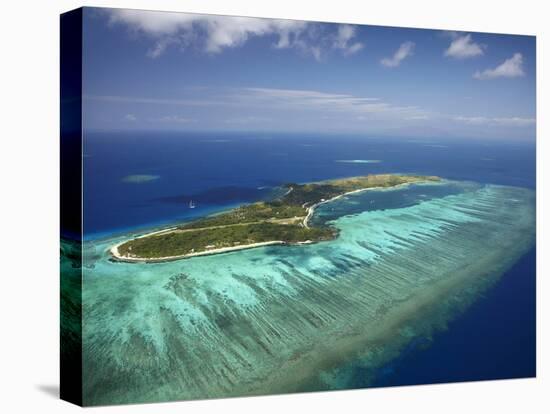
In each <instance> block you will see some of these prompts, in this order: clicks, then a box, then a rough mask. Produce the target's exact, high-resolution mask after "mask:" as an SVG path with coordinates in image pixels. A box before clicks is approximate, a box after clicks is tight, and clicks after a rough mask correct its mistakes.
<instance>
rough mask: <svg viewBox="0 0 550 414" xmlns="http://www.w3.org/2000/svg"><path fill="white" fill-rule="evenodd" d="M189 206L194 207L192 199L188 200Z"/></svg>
mask: <svg viewBox="0 0 550 414" xmlns="http://www.w3.org/2000/svg"><path fill="white" fill-rule="evenodd" d="M189 208H195V203H193V200H191V201H190V202H189Z"/></svg>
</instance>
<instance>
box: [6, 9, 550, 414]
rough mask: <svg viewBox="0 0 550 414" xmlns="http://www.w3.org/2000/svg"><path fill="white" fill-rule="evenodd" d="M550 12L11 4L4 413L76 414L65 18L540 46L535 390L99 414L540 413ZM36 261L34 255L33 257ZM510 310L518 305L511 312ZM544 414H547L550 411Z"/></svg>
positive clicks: (228, 403)
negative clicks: (63, 390) (62, 306)
mask: <svg viewBox="0 0 550 414" xmlns="http://www.w3.org/2000/svg"><path fill="white" fill-rule="evenodd" d="M544 4H545V2H544V1H540V0H539V1H531V0H523V1H521V2H505V0H500V1H480V0H474V1H470V0H461V1H453V2H450V1H444V0H439V1H438V0H433V1H430V0H409V1H406V0H403V1H391V0H378V1H370V2H367V1H351V0H338V1H330V2H321V1H320V0H318V1H311V2H307V1H304V0H302V1H300V0H289V1H287V0H284V1H283V0H269V1H268V0H264V1H258V0H256V1H254V0H229V1H228V0H225V1H224V0H207V1H205V0H202V1H201V0H193V1H191V0H180V1H168V0H156V1H151V0H150V1H143V0H141V1H138V0H133V1H132V0H128V1H125V0H110V1H95V0H88V1H87V2H86V3H84V4H83V3H81V2H79V1H70V0H56V1H52V0H46V1H22V0H19V1H17V0H11V2H9V3H8V2H3V3H2V9H1V14H0V19H1V22H0V30H1V31H2V33H1V37H0V45H1V46H0V74H1V76H0V82H1V83H0V168H1V171H0V180H1V181H0V184H1V185H0V260H1V263H0V306H1V311H0V317H1V320H0V323H1V325H0V335H1V336H0V381H1V383H0V410H1V411H2V412H4V413H17V412H28V413H33V412H37V413H38V412H39V413H50V412H51V413H65V412H75V411H76V410H78V408H77V407H75V406H72V405H70V404H68V403H66V402H62V401H60V400H58V399H57V397H56V394H57V392H58V391H57V390H58V385H57V384H58V364H59V360H58V353H59V352H58V349H59V348H58V346H59V341H58V335H59V328H58V317H59V316H58V315H59V312H58V307H59V300H58V297H59V293H58V252H59V244H58V224H59V219H58V215H59V202H58V197H59V191H58V179H59V178H58V174H59V173H58V162H59V156H58V152H59V147H58V139H59V138H58V135H59V134H58V127H59V122H58V119H59V109H58V108H59V98H58V96H59V81H58V78H59V67H58V62H59V50H58V45H59V14H60V13H62V12H64V11H67V10H70V9H73V8H76V7H79V6H82V5H87V6H111V7H133V8H143V9H159V10H174V11H189V12H198V13H200V12H204V13H217V14H233V15H245V16H257V17H279V18H290V19H305V20H319V21H333V22H346V23H365V24H377V25H391V26H407V27H426V28H439V29H455V30H467V31H492V32H503V33H519V34H535V35H537V73H538V80H537V88H538V94H537V95H538V105H537V106H538V116H537V128H538V133H537V137H538V143H537V145H538V148H537V150H538V154H537V155H538V169H539V171H538V173H539V175H538V183H539V185H538V188H537V196H538V202H539V205H538V213H539V214H538V244H537V246H538V256H539V267H538V275H537V276H538V304H539V308H538V310H539V317H538V351H539V352H538V378H537V379H530V380H508V381H494V382H481V383H469V384H452V385H435V386H420V387H402V388H389V389H377V390H361V391H345V392H331V393H316V394H301V395H291V396H282V397H281V396H275V397H273V396H272V397H256V398H239V399H231V400H215V401H195V402H182V403H165V404H148V405H134V406H124V407H107V408H94V409H92V410H93V411H94V412H116V413H126V412H136V413H153V412H154V413H157V412H159V411H160V412H167V413H168V412H183V411H185V412H193V413H194V412H197V413H199V412H200V413H205V412H224V413H227V412H233V411H237V410H238V411H239V412H245V413H246V412H255V413H258V412H262V413H265V412H280V411H283V412H284V411H286V412H289V413H293V412H304V413H305V412H310V411H313V410H315V411H317V412H334V411H343V410H346V411H348V410H351V411H363V412H364V411H370V412H399V411H401V412H402V411H410V412H422V413H438V414H440V413H455V412H456V413H459V412H460V413H463V412H471V413H477V412H501V413H508V412H510V413H518V412H520V413H521V412H525V413H527V412H529V413H533V412H543V408H542V407H543V405H549V406H550V401H549V400H550V399H549V397H548V394H549V393H550V381H549V380H548V372H549V364H548V360H549V358H548V352H550V351H549V349H548V343H549V341H548V329H543V324H544V323H546V325H548V309H549V306H548V304H547V303H545V300H546V302H548V300H550V299H549V296H548V294H549V292H548V283H547V282H546V280H545V278H546V277H547V271H548V261H547V260H546V257H545V255H546V254H547V251H546V250H545V249H546V248H547V246H548V236H547V235H548V219H546V218H545V217H544V214H546V215H548V214H549V213H548V184H547V179H548V178H549V176H548V170H549V168H548V162H549V161H547V160H548V157H549V154H548V144H547V143H546V139H547V135H548V121H547V118H545V115H546V116H548V115H549V114H550V108H549V105H548V76H549V73H550V68H549V67H548V66H549V65H548V61H549V57H548V56H549V46H548V45H549V43H550V40H549V37H550V34H549V29H548V27H549V26H550V24H549V18H548V16H549V15H550V13H549V12H548V11H546V10H544V9H545V7H544ZM31 253H32V255H31ZM511 305H512V304H511ZM547 410H548V408H547ZM546 412H548V411H546Z"/></svg>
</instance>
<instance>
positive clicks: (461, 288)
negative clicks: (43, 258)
mask: <svg viewBox="0 0 550 414" xmlns="http://www.w3.org/2000/svg"><path fill="white" fill-rule="evenodd" d="M367 17H368V16H366V17H365V19H367ZM365 23H368V21H367V20H365ZM466 23H467V22H465V24H466ZM535 67H536V56H535V37H533V36H526V35H511V34H494V33H478V32H459V31H444V30H429V29H412V28H398V27H381V26H370V25H357V24H345V23H328V22H325V23H322V22H309V21H294V20H278V19H267V18H252V17H233V16H218V15H201V14H188V13H173V12H160V11H144V10H125V9H103V8H82V9H78V10H75V11H71V12H68V13H65V14H63V15H62V16H61V364H62V365H61V394H62V398H64V399H66V400H68V401H71V402H74V403H77V404H80V405H86V406H94V405H108V404H127V403H145V402H160V401H173V400H190V399H207V398H225V397H238V396H239V397H240V396H254V395H265V394H281V393H294V392H312V391H328V390H347V389H358V388H369V387H388V386H397V385H418V384H434V383H444V382H457V381H477V380H495V379H506V378H526V377H534V376H535V375H536V360H535V353H536V352H535V351H536V349H535V337H536V335H535V334H536V332H535V325H536V324H535V297H536V295H535V285H536V283H535V280H536V279H535V277H536V275H535V257H536V253H535V248H536V246H535V198H536V191H535V148H536V145H535V138H536V137H535V132H536V131H535V127H536V119H535V116H536V107H535V94H536V88H535V78H536V76H535V75H536V74H535Z"/></svg>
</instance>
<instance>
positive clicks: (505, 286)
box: [84, 132, 536, 386]
mask: <svg viewBox="0 0 550 414" xmlns="http://www.w3.org/2000/svg"><path fill="white" fill-rule="evenodd" d="M371 173H373V174H376V173H418V174H430V175H438V176H441V177H444V178H448V179H453V180H471V181H477V182H481V183H493V184H504V185H512V186H520V187H528V188H535V144H534V143H533V142H517V141H515V142H503V141H495V140H484V141H482V140H474V139H461V140H453V139H449V138H445V139H437V138H425V139H424V138H414V139H413V138H410V139H403V138H401V139H399V138H388V137H383V138H382V137H379V138H377V137H365V136H359V135H354V136H352V135H323V134H321V135H319V134H267V133H180V132H178V133H176V132H139V133H136V132H131V133H129V132H109V133H103V132H89V133H86V134H85V138H84V206H85V207H84V231H85V239H88V240H90V239H97V238H103V237H109V236H111V235H114V234H118V233H125V232H129V231H137V230H140V229H145V228H150V227H156V226H161V225H169V224H170V223H173V222H175V221H182V220H189V219H192V218H193V217H196V216H203V215H206V214H210V213H214V212H216V211H221V210H224V209H227V208H228V207H231V206H235V205H238V204H242V203H245V202H252V201H256V200H258V199H262V198H269V197H272V196H274V194H276V192H277V191H280V189H279V188H278V186H280V185H281V184H284V183H289V182H309V181H318V180H323V179H331V178H338V177H348V176H354V175H366V174H371ZM190 201H193V203H194V204H195V206H196V207H195V208H189V202H190ZM535 264H536V260H535V249H532V250H531V251H530V252H529V253H528V254H526V255H525V256H524V257H523V258H522V259H521V260H520V261H519V262H518V263H517V264H516V265H515V266H514V267H513V268H511V269H510V270H509V271H508V272H507V273H506V274H505V275H504V276H503V277H502V278H501V279H500V281H499V282H498V284H497V285H496V286H494V287H493V288H491V289H490V290H489V291H487V292H486V293H485V295H484V297H483V298H482V299H481V300H479V301H477V302H475V303H474V304H473V305H472V306H471V307H469V308H468V309H467V310H466V311H465V312H464V313H463V314H462V315H460V316H459V317H458V318H457V319H455V320H454V321H453V322H451V323H450V324H449V329H447V330H446V331H442V332H438V333H436V334H435V335H434V337H433V338H432V340H431V341H429V343H413V344H411V345H410V346H409V347H408V349H407V350H406V351H405V352H403V353H402V354H401V356H400V357H399V358H398V359H396V360H393V361H392V362H391V363H389V364H388V365H386V366H384V367H383V368H382V369H380V372H379V373H378V375H377V380H376V382H375V384H374V385H375V386H388V385H408V384H423V383H435V382H449V381H464V380H476V379H500V378H511V377H530V376H534V375H535V373H536V364H535V353H536V352H535V342H536V341H535V337H536V335H535V331H536V329H535V325H536V324H535V314H536V312H535V296H536V295H535V286H536V282H535V267H536V266H535ZM449 356H452V357H449ZM357 377H358V386H360V385H361V384H360V378H361V373H360V372H358V373H357Z"/></svg>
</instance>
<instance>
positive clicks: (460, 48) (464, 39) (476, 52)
mask: <svg viewBox="0 0 550 414" xmlns="http://www.w3.org/2000/svg"><path fill="white" fill-rule="evenodd" d="M452 36H453V37H454V39H453V41H452V42H451V44H450V46H449V47H448V48H447V50H445V53H444V54H445V56H449V57H453V58H456V59H467V58H472V57H475V56H480V55H483V49H484V48H485V46H484V45H481V44H478V43H475V42H474V41H473V40H472V35H470V34H467V35H464V36H458V35H456V34H453V35H452Z"/></svg>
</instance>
